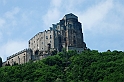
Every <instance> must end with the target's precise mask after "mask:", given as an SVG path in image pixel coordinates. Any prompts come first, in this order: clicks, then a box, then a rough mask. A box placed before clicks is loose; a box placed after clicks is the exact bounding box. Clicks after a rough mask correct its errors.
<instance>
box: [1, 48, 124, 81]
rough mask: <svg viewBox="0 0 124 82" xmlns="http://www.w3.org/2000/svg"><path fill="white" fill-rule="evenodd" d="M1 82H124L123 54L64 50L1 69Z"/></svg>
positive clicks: (118, 52) (120, 52)
mask: <svg viewBox="0 0 124 82" xmlns="http://www.w3.org/2000/svg"><path fill="white" fill-rule="evenodd" d="M0 82H124V52H122V51H110V50H108V51H106V52H98V51H97V50H85V51H83V52H82V53H80V54H78V53H77V52H76V51H68V52H66V51H65V50H63V51H62V52H60V53H58V54H56V55H53V56H49V57H47V58H46V59H43V60H39V61H36V62H32V61H30V62H29V63H26V64H22V65H15V66H5V67H1V68H0Z"/></svg>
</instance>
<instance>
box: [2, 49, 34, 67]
mask: <svg viewBox="0 0 124 82" xmlns="http://www.w3.org/2000/svg"><path fill="white" fill-rule="evenodd" d="M31 59H32V50H31V49H24V50H22V51H20V52H18V53H16V54H13V55H11V56H9V57H7V60H6V61H5V62H3V66H5V65H6V64H10V65H14V64H16V63H17V64H24V63H27V62H29V61H30V60H31Z"/></svg>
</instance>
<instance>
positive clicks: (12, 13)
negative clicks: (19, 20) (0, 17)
mask: <svg viewBox="0 0 124 82" xmlns="http://www.w3.org/2000/svg"><path fill="white" fill-rule="evenodd" d="M19 11H20V8H18V7H15V8H14V9H13V10H11V11H8V12H6V13H5V17H6V18H10V19H13V18H15V15H16V14H18V13H19Z"/></svg>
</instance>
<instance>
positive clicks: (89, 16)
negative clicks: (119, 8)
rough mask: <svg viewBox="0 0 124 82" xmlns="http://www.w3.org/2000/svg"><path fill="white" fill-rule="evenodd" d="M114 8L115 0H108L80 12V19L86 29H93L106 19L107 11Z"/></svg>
mask: <svg viewBox="0 0 124 82" xmlns="http://www.w3.org/2000/svg"><path fill="white" fill-rule="evenodd" d="M112 8H113V0H106V1H105V2H101V3H99V4H98V5H94V6H92V7H90V8H89V9H88V10H87V11H86V12H84V13H80V12H79V19H80V21H82V22H83V25H84V29H89V30H91V29H92V27H93V26H95V25H97V24H99V23H100V21H102V20H103V19H104V17H105V16H106V15H107V13H108V12H109V11H110V10H111V9H112Z"/></svg>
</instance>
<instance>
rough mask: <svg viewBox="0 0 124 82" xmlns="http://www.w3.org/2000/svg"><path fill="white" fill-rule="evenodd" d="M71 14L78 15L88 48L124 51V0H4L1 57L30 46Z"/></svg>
mask: <svg viewBox="0 0 124 82" xmlns="http://www.w3.org/2000/svg"><path fill="white" fill-rule="evenodd" d="M68 13H73V14H75V15H77V16H78V18H79V21H80V22H81V23H82V28H83V33H84V41H85V42H86V44H87V47H88V48H90V49H92V50H99V51H100V52H103V51H107V50H108V49H110V50H112V51H113V50H121V51H124V0H0V57H2V58H3V61H5V60H6V57H8V56H10V55H12V54H14V53H16V52H18V51H21V50H23V49H25V48H28V40H29V39H31V38H32V37H33V36H34V35H35V34H37V33H38V32H42V31H44V30H46V29H49V27H50V26H52V24H56V23H57V22H59V20H60V19H62V18H63V16H64V15H65V14H68Z"/></svg>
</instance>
